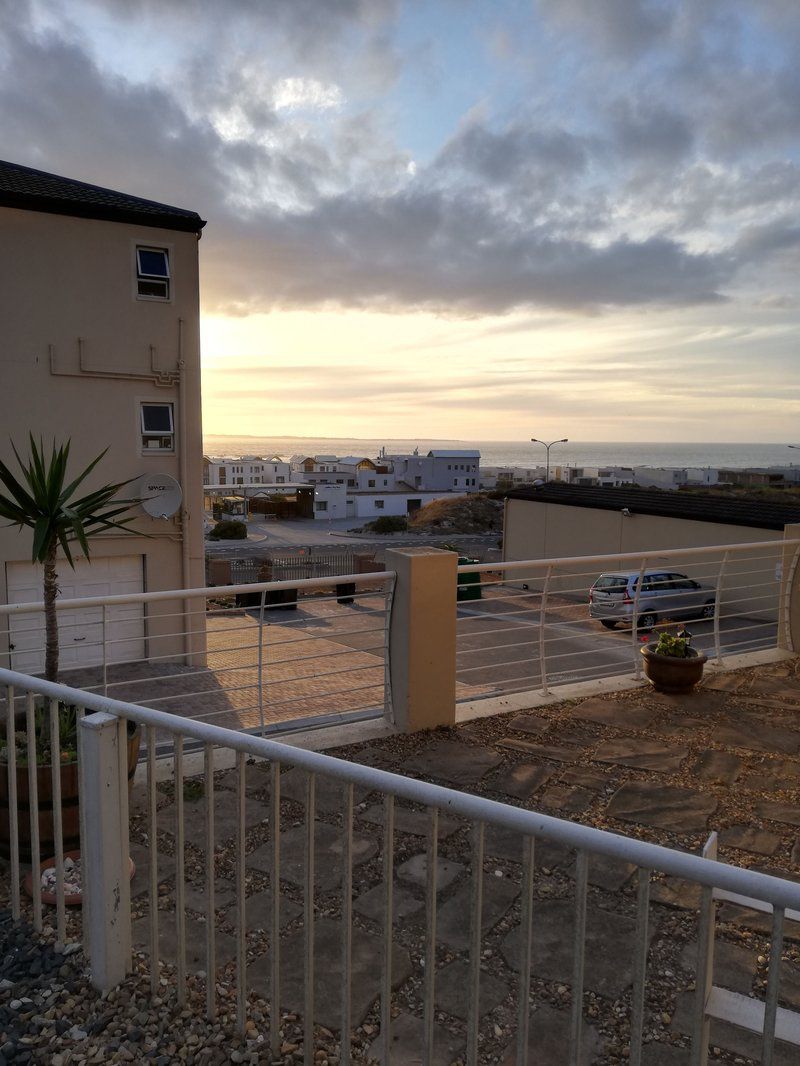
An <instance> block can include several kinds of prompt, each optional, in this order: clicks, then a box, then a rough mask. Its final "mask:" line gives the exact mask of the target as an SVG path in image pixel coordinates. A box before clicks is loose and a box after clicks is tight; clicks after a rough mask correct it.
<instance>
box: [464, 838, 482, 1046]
mask: <svg viewBox="0 0 800 1066" xmlns="http://www.w3.org/2000/svg"><path fill="white" fill-rule="evenodd" d="M484 829H485V826H484V823H483V822H475V823H474V824H473V826H472V893H471V898H470V912H471V913H470V949H469V993H468V1007H467V1066H477V1064H478V1030H479V1028H480V1006H479V996H480V981H481V924H482V915H483V844H484Z"/></svg>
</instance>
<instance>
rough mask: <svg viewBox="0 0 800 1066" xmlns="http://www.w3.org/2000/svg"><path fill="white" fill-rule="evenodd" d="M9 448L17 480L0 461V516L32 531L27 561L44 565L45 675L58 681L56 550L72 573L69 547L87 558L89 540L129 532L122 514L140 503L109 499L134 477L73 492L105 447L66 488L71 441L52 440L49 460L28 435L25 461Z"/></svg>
mask: <svg viewBox="0 0 800 1066" xmlns="http://www.w3.org/2000/svg"><path fill="white" fill-rule="evenodd" d="M11 447H12V449H13V451H14V455H15V456H16V458H17V462H18V463H19V466H20V470H21V471H22V477H21V479H19V480H18V479H17V478H16V477H15V476H14V475H13V474H12V473H11V471H10V470H9V468H8V467H7V466H6V465H5V463H3V462H2V461H0V518H6V519H8V521H9V523H10V524H11V525H14V526H19V528H20V529H22V528H23V527H27V528H29V529H32V530H33V549H32V552H31V561H32V562H34V563H41V564H42V565H43V566H44V582H43V596H42V599H43V600H44V618H45V677H46V678H47V680H48V681H58V619H57V616H56V599H57V598H58V591H59V590H58V572H57V570H56V556H57V554H58V549H59V547H60V548H61V549H62V551H63V552H64V555H65V556H66V559H67V562H68V563H69V565H70V566H71V567H72V568H73V570H74V569H75V561H74V559H73V557H72V551H71V550H70V545H73V544H75V543H77V544H78V545H79V547H80V549H81V551H82V552H83V554H84V556H85V557H86V559H87V560H88V558H89V538H90V537H92V536H94V535H95V534H97V533H100V532H102V531H103V530H107V529H128V528H129V523H130V521H131V519H130V518H128V519H122V520H120V519H121V516H122V515H124V514H125V513H126V512H127V511H129V510H130V509H131V507H132V506H133V505H134V503H138V502H139V501H138V500H115V499H114V497H115V496H116V495H117V493H118V492H119V490H120V489H121V488H123V487H124V486H125V485H128V484H130V481H131V480H133V479H129V480H128V481H120V482H117V483H116V484H111V485H103V487H102V488H99V489H95V491H94V492H90V493H88V494H87V495H85V496H78V495H77V490H78V488H79V487H80V486H81V485H82V484H83V482H84V481H85V480H86V478H87V477H88V476H89V475H90V474H91V472H92V471H93V470H94V468H95V467H96V466H97V464H98V463H99V462H100V460H101V459H102V458H103V456H104V455H105V454H106V452H107V451H108V449H107V448H106V449H105V451H103V452H101V453H100V455H98V456H97V458H96V459H94V460H92V462H91V463H89V465H88V466H87V467H86V469H85V470H83V471H82V472H81V473H80V474H78V476H77V477H76V478H75V479H74V480H73V481H70V482H69V483H68V484H66V485H65V481H66V477H67V464H68V461H69V449H70V441H67V443H66V444H62V445H59V447H56V444H55V441H53V445H52V448H51V451H50V456H49V458H48V457H47V456H46V455H45V449H44V445H43V444H42V441H41V440H40V441H39V443H38V444H37V443H36V441H35V440H34V438H33V434H30V456H29V458H28V459H27V461H26V462H24V461H23V460H22V459H21V458H20V454H19V452H18V451H17V449H16V447H15V446H14V444H13V442H12V444H11Z"/></svg>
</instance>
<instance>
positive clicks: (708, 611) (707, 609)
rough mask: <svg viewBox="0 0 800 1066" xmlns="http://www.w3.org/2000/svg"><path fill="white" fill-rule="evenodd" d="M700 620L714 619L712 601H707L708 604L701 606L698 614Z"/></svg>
mask: <svg viewBox="0 0 800 1066" xmlns="http://www.w3.org/2000/svg"><path fill="white" fill-rule="evenodd" d="M700 617H701V618H713V617H714V601H713V600H709V602H708V603H706V604H704V605H703V610H702V611H701V612H700Z"/></svg>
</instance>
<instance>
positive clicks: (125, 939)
mask: <svg viewBox="0 0 800 1066" xmlns="http://www.w3.org/2000/svg"><path fill="white" fill-rule="evenodd" d="M80 729H81V764H80V774H81V785H80V787H81V805H82V807H83V810H84V824H85V829H86V833H85V838H84V839H83V840H82V841H81V844H82V848H81V864H82V873H83V878H84V883H85V884H86V885H87V888H88V892H87V893H86V899H85V901H84V914H83V921H84V926H85V928H86V929H87V930H88V940H89V962H90V967H91V980H92V984H93V985H94V987H95V988H96V989H98V990H99V991H101V992H105V991H108V990H109V989H111V988H114V987H115V986H116V985H118V984H119V983H120V981H122V980H123V979H124V978H125V974H126V972H127V968H128V961H129V959H130V952H131V947H130V944H131V913H130V895H129V892H128V881H129V872H130V867H129V863H130V858H129V854H130V852H129V847H128V843H129V842H128V823H127V819H125V820H123V819H122V818H121V817H120V812H121V811H127V808H128V803H127V798H128V793H127V789H128V782H127V779H126V777H125V775H124V774H121V773H120V766H121V763H122V760H121V758H120V753H119V744H120V734H121V730H120V729H119V725H118V720H117V718H116V716H115V715H111V714H105V713H103V712H97V713H95V714H90V715H87V716H86V717H85V718H83V720H82V721H81V724H80ZM126 900H127V906H126V905H125V903H126ZM87 905H88V906H87Z"/></svg>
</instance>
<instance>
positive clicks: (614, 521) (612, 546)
mask: <svg viewBox="0 0 800 1066" xmlns="http://www.w3.org/2000/svg"><path fill="white" fill-rule="evenodd" d="M782 539H783V533H782V532H780V531H777V530H774V529H754V528H752V527H749V526H732V525H723V524H721V523H716V522H697V521H690V520H686V519H681V518H661V517H658V516H656V515H637V514H634V515H631V516H630V517H626V516H625V515H623V514H622V512H621V511H604V510H600V509H595V508H590V507H569V506H567V505H565V504H553V503H533V502H532V501H529V500H507V501H506V512H505V524H504V535H503V558H504V560H506V561H509V562H510V561H512V560H524V559H555V558H570V557H573V556H587V555H591V556H595V555H616V554H621V553H624V552H639V551H657V550H659V549H662V548H663V549H664V550H665V551H668V550H670V549H675V548H699V547H710V546H713V545H717V544H721V545H724V544H747V543H754V542H757V541H775V542H780V541H781V540H782ZM652 565H653V566H657V565H658V563H657V562H654V563H653V564H652ZM670 566H674V567H675V569H678V570H682V571H685V572H686V573H687V574H688V575H689V576H690V577H693V578H695V579H696V580H703V581H710V582H711V583H713V581H715V580H716V574H717V569H718V566H719V560H718V559H716V558H715V559H714V560H713V561H709V560H708V558H706V559H703V557H702V556H698V557H697V558H696V559H688V560H684V561H682V562H681V563H680V564H677V563H670ZM636 568H637V567H636V564H635V562H631V564H630V565H629V566H627V569H630V570H635V569H636ZM603 569H604V567H603V565H602V564H581V565H579V566H575V567H573V568H571V569H570V570H568V571H567V570H565V571H562V574H563V576H558V577H556V578H554V579H553V581H552V584H551V588H553V589H554V590H560V591H562V592H563V591H566V590H570V589H575V588H578V587H580V588H581V589H583V588H585V587H588V585H590V584H592V582H593V581H594V579H595V578H596V577H597V576H598V575H599V574H600V573H601V572H602V570H603ZM606 569H607V568H606ZM540 575H541V571H540V570H538V571H530V572H529V573H527V574H526V573H525V572H524V571H522V572H519V571H515V572H514V578H515V580H519V581H525V580H526V579H527V578H528V577H531V578H536V577H537V576H540ZM578 575H580V576H578ZM778 583H779V572H776V565H775V558H773V557H772V555H769V554H768V553H764V552H754V553H752V554H751V555H750V556H749V557H748V558H741V557H740V558H738V559H737V558H733V559H731V560H730V561H729V563H728V564H727V566H726V578H725V582H724V592H723V601H722V602H723V604H724V603H726V602H727V603H728V604H731V603H733V602H734V601H735V602H736V604H737V613H738V612H741V613H745V614H749V615H753V616H756V617H764V618H769V619H773V618H774V617H775V610H774V605H773V602H772V600H773V597H774V596H776V595H777V592H778ZM743 585H751V586H758V588H757V589H752V590H749V591H748V590H746V589H743V588H742V586H743Z"/></svg>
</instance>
